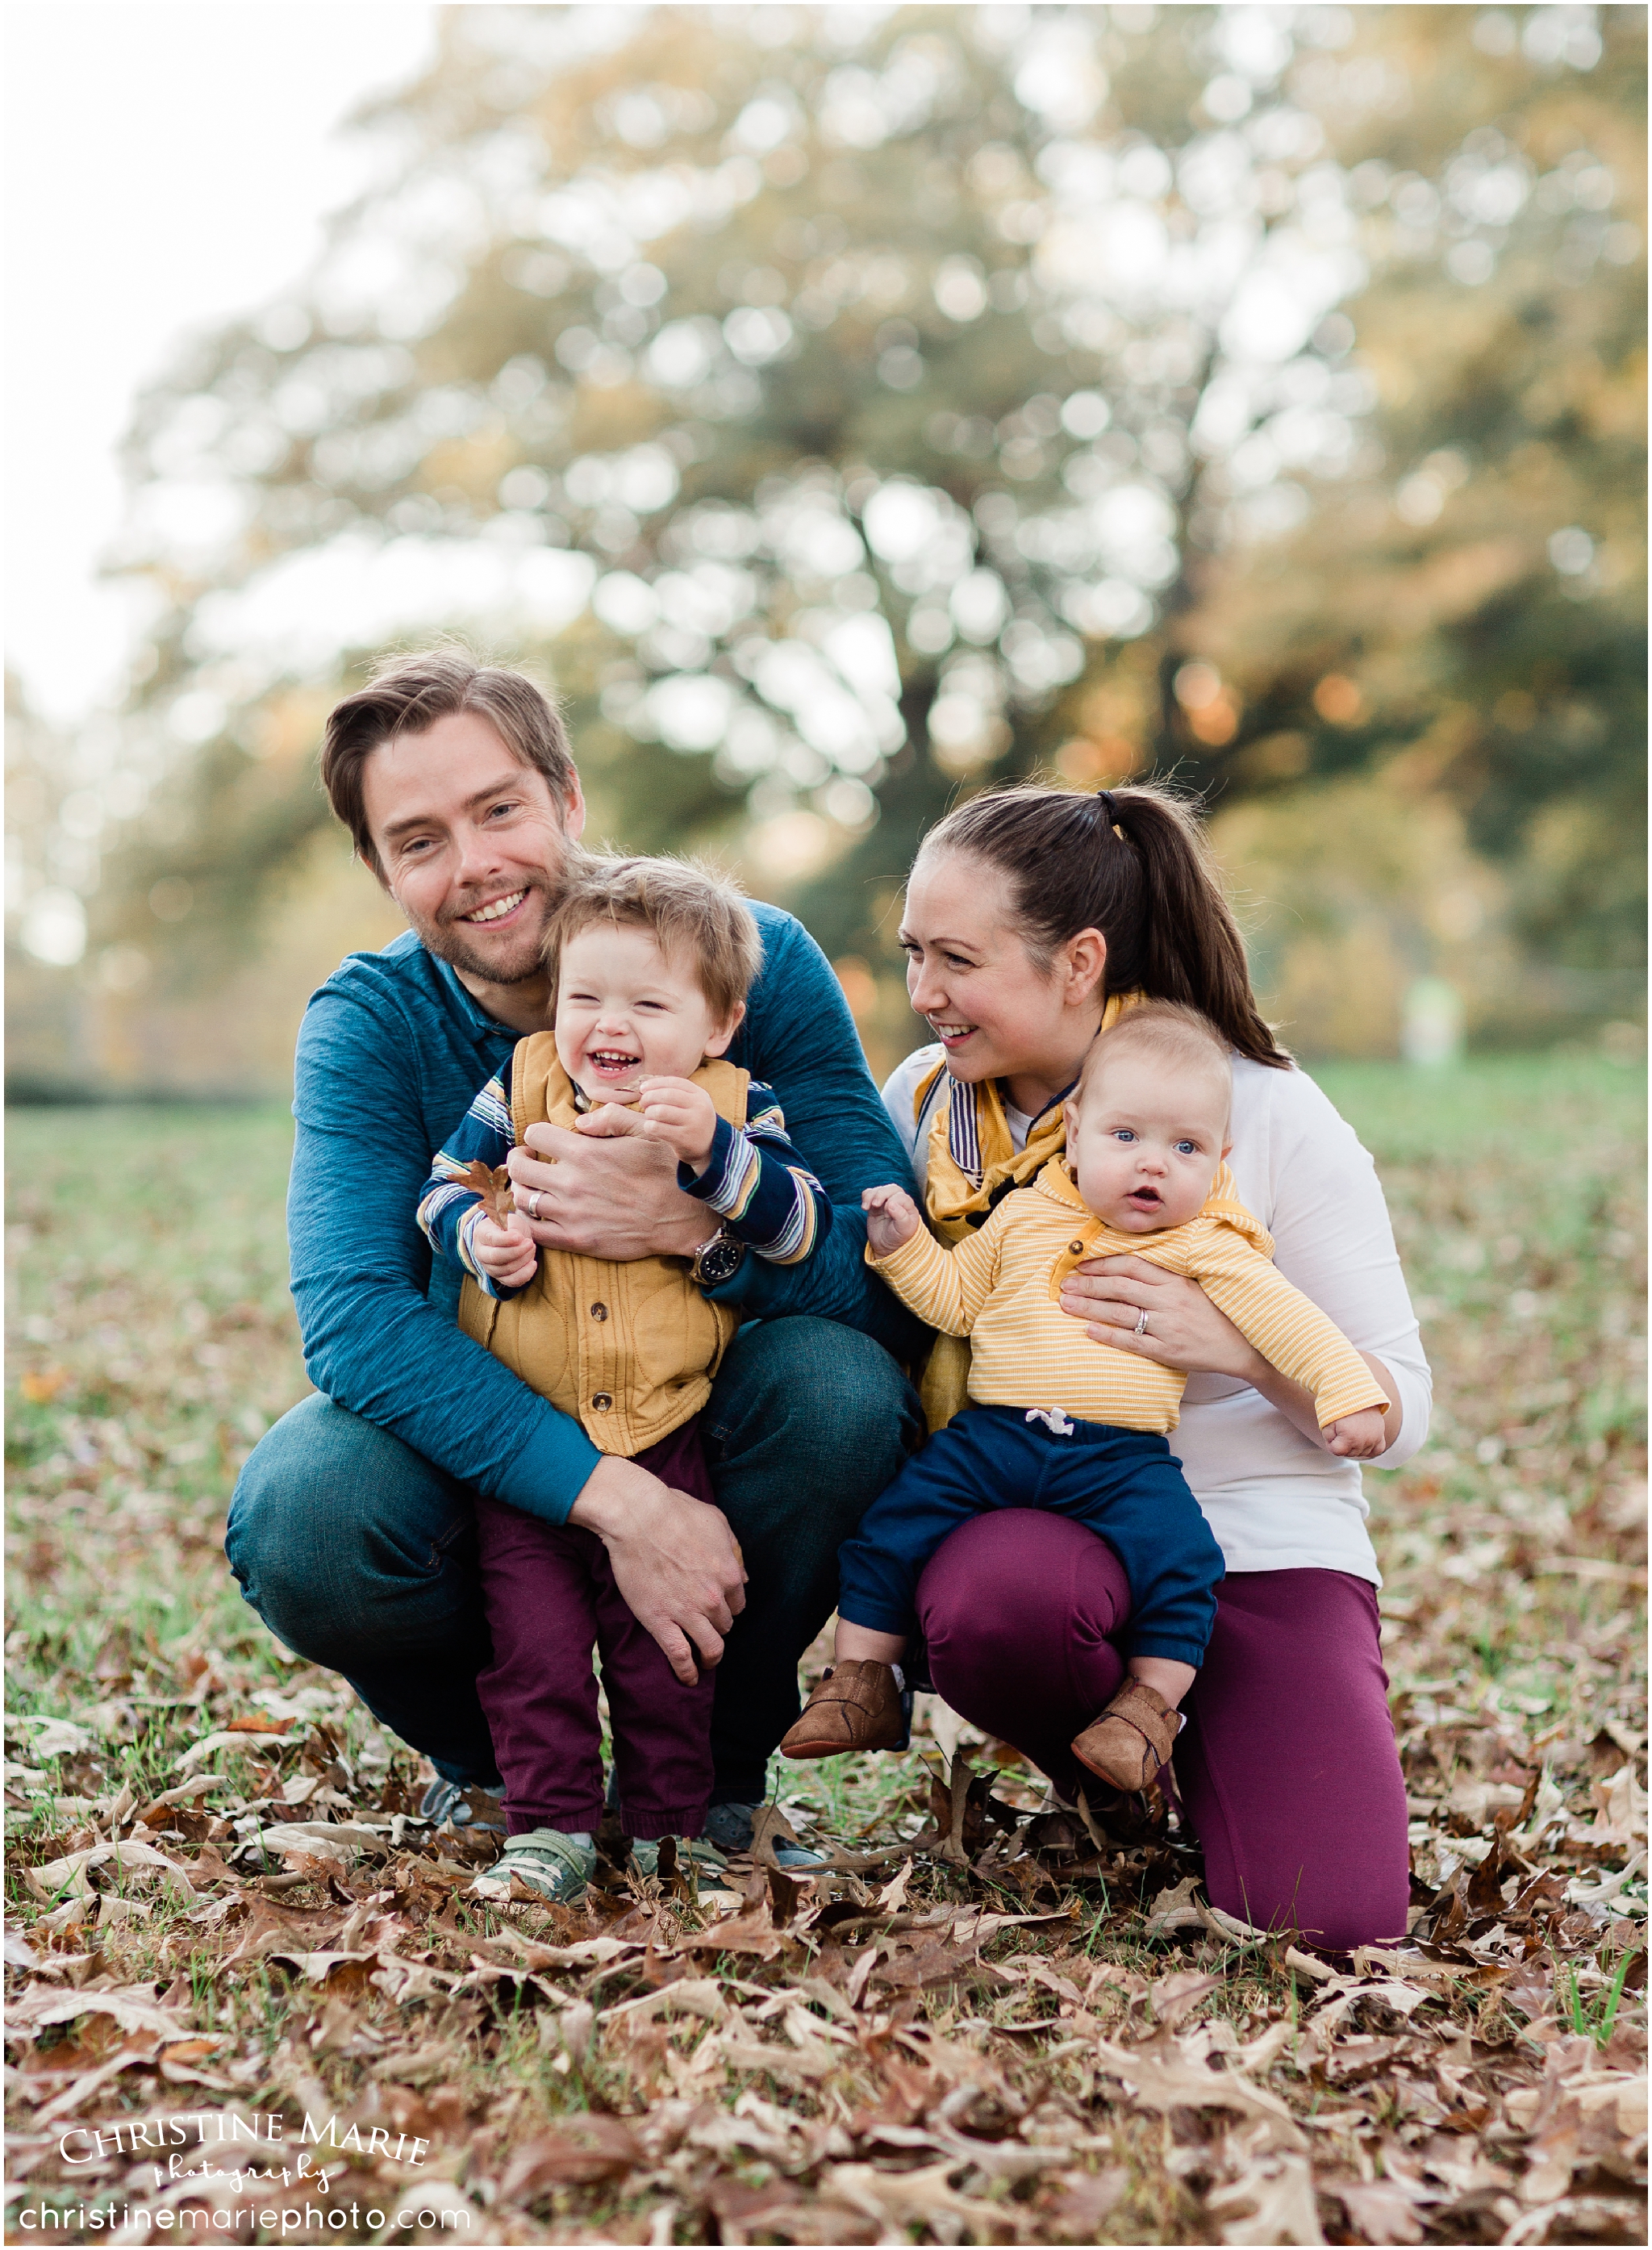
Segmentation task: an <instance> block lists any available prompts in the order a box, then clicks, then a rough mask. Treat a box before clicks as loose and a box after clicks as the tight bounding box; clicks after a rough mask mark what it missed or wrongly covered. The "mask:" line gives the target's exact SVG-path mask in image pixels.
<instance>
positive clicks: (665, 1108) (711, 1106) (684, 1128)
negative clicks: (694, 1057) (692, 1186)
mask: <svg viewBox="0 0 1652 2250" xmlns="http://www.w3.org/2000/svg"><path fill="white" fill-rule="evenodd" d="M637 1108H639V1109H640V1110H641V1111H642V1113H643V1129H644V1132H645V1133H647V1134H649V1135H651V1136H652V1137H653V1138H654V1139H656V1140H660V1141H664V1142H668V1143H669V1144H670V1146H671V1148H672V1149H675V1150H676V1152H677V1156H678V1161H679V1162H680V1163H685V1164H692V1166H693V1167H694V1170H696V1171H697V1172H703V1171H704V1170H705V1169H706V1165H707V1164H708V1163H710V1161H711V1154H712V1142H713V1141H714V1140H715V1138H716V1137H717V1105H716V1103H715V1102H714V1101H712V1097H711V1095H710V1094H707V1093H706V1089H705V1087H703V1086H696V1085H695V1084H694V1083H693V1081H692V1080H691V1079H686V1078H645V1079H644V1080H643V1083H642V1087H641V1088H640V1089H639V1091H638V1094H637Z"/></svg>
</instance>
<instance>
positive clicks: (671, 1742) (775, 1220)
mask: <svg viewBox="0 0 1652 2250" xmlns="http://www.w3.org/2000/svg"><path fill="white" fill-rule="evenodd" d="M546 961H547V967H548V968H549V970H550V971H551V979H552V989H553V990H554V995H555V1000H554V1011H555V1012H554V1023H555V1028H554V1031H547V1032H535V1033H534V1034H533V1036H532V1037H531V1038H528V1039H523V1040H521V1041H520V1043H519V1044H518V1046H516V1048H515V1050H514V1052H513V1054H512V1056H511V1059H510V1061H509V1062H508V1064H507V1065H506V1067H505V1069H504V1070H503V1071H502V1072H500V1073H499V1076H498V1077H497V1078H493V1079H490V1080H489V1081H488V1083H487V1084H486V1086H485V1087H483V1088H482V1090H481V1092H480V1093H479V1094H478V1095H477V1097H476V1099H475V1101H473V1102H472V1104H471V1107H470V1109H469V1111H468V1112H467V1114H466V1115H465V1119H464V1121H463V1122H462V1123H461V1124H460V1126H459V1127H458V1130H457V1132H455V1134H454V1135H453V1136H452V1138H451V1140H450V1141H449V1142H448V1143H447V1145H446V1147H445V1148H444V1149H443V1150H442V1151H441V1153H440V1155H439V1156H437V1159H436V1163H435V1166H434V1168H433V1170H432V1174H431V1177H430V1180H429V1181H428V1182H427V1183H426V1185H425V1189H424V1192H423V1197H421V1200H420V1203H419V1207H418V1220H419V1225H421V1226H422V1227H423V1229H424V1232H425V1233H426V1234H427V1235H428V1236H429V1237H430V1242H431V1245H432V1246H433V1247H434V1248H435V1249H436V1251H437V1253H439V1254H440V1255H441V1256H443V1257H444V1258H451V1259H453V1260H456V1261H457V1262H458V1264H459V1265H461V1266H463V1267H464V1269H465V1277H466V1278H465V1284H464V1287H463V1290H462V1293H461V1296H460V1301H459V1325H460V1326H461V1328H463V1329H464V1330H465V1333H466V1334H467V1335H468V1336H473V1337H475V1338H476V1340H477V1341H478V1342H480V1343H484V1344H485V1345H486V1346H487V1348H488V1349H489V1350H490V1351H492V1352H494V1353H495V1354H497V1356H499V1358H501V1359H502V1360H504V1361H505V1362H506V1364H507V1365H508V1366H510V1367H513V1368H514V1369H515V1370H516V1372H517V1373H518V1374H519V1375H520V1376H521V1377H522V1378H523V1380H524V1381H525V1382H527V1383H529V1384H532V1385H533V1389H534V1390H536V1391H540V1393H541V1394H542V1395H543V1396H544V1397H545V1398H547V1399H549V1401H550V1402H551V1404H552V1405H554V1406H557V1407H560V1408H561V1411H563V1412H564V1413H565V1414H571V1415H573V1416H574V1417H575V1419H577V1420H578V1421H579V1422H580V1423H581V1424H582V1426H583V1428H584V1429H585V1432H586V1433H587V1435H588V1436H589V1438H590V1439H591V1440H592V1442H593V1444H595V1446H597V1448H598V1450H599V1451H600V1452H602V1453H617V1454H623V1455H625V1456H627V1457H629V1458H630V1459H633V1460H637V1461H638V1462H639V1463H640V1464H641V1465H642V1467H644V1468H646V1469H649V1470H650V1471H651V1472H652V1473H653V1474H654V1475H656V1476H657V1477H659V1478H660V1479H661V1480H662V1481H663V1482H664V1483H666V1484H668V1485H671V1486H674V1487H676V1488H677V1489H678V1490H679V1491H681V1492H685V1493H688V1494H692V1496H693V1497H694V1498H695V1499H697V1500H702V1501H712V1487H711V1480H710V1478H709V1476H708V1474H707V1472H706V1460H705V1455H704V1453H703V1452H702V1449H701V1445H700V1438H699V1412H700V1409H701V1408H702V1407H703V1406H704V1405H705V1404H706V1399H707V1398H708V1397H709V1396H710V1393H711V1387H712V1376H713V1375H714V1374H715V1373H716V1370H717V1366H718V1363H719V1360H720V1359H721V1358H722V1356H723V1353H724V1351H725V1349H726V1347H727V1345H728V1342H729V1340H730V1339H731V1337H732V1336H733V1334H734V1331H735V1329H736V1328H737V1327H738V1326H739V1321H740V1316H739V1315H738V1314H737V1313H736V1312H735V1311H733V1309H732V1308H729V1307H726V1306H723V1305H719V1304H714V1303H712V1302H711V1301H709V1300H708V1298H707V1297H706V1295H705V1294H704V1293H703V1290H704V1289H709V1288H712V1287H716V1286H717V1284H718V1283H719V1282H720V1281H724V1280H729V1279H730V1278H732V1276H733V1273H734V1272H735V1270H736V1269H737V1267H738V1265H739V1263H740V1259H741V1258H742V1257H743V1256H744V1255H745V1254H746V1253H747V1252H750V1253H754V1254H755V1255H756V1256H758V1257H760V1258H767V1259H771V1260H774V1261H775V1262H776V1263H777V1264H781V1265H795V1264H796V1263H798V1262H799V1261H800V1260H803V1259H805V1258H808V1257H809V1256H810V1255H811V1254H812V1253H813V1251H814V1249H815V1247H816V1244H817V1243H818V1242H819V1241H820V1240H821V1239H822V1238H823V1235H824V1234H825V1232H826V1231H827V1229H828V1227H829V1225H830V1224H831V1206H830V1204H829V1202H828V1201H827V1198H826V1196H825V1193H824V1191H823V1189H822V1187H821V1185H820V1183H819V1182H818V1181H817V1180H816V1178H815V1177H813V1176H812V1174H810V1173H809V1171H808V1170H806V1169H805V1168H804V1166H803V1165H802V1162H801V1161H800V1160H799V1158H798V1156H797V1153H796V1151H795V1149H794V1148H793V1147H792V1145H791V1142H789V1140H788V1138H787V1135H786V1122H785V1119H784V1118H783V1117H782V1115H781V1110H780V1107H779V1104H778V1103H777V1102H776V1101H775V1099H774V1094H772V1093H771V1092H770V1090H769V1089H768V1087H765V1086H761V1085H759V1084H758V1083H757V1082H756V1081H755V1080H753V1079H751V1078H749V1077H748V1076H747V1073H746V1072H745V1071H743V1070H738V1069H736V1068H735V1067H734V1066H733V1065H732V1064H730V1063H728V1062H726V1061H724V1060H722V1059H721V1058H722V1057H723V1056H724V1055H726V1053H727V1051H728V1047H729V1044H730V1042H731V1041H732V1040H733V1037H734V1034H735V1032H736V1031H737V1030H738V1028H739V1026H740V1019H741V1018H742V1017H743V1016H744V1015H745V1012H746V994H747V990H748V989H749V987H750V985H751V982H752V979H753V978H754V977H755V975H756V974H757V971H758V970H759V968H760V967H761V961H762V944H761V937H760V935H759V933H758V929H757V925H756V922H755V921H754V919H753V916H752V914H751V910H750V908H748V907H747V905H746V903H745V901H744V900H742V899H741V898H740V896H739V895H738V894H737V893H736V892H735V891H734V889H733V887H732V885H730V884H728V883H726V882H725V881H722V880H719V878H717V877H716V876H714V875H712V874H710V873H706V871H704V870H703V869H701V868H699V867H696V866H691V865H689V864H688V863H686V862H685V861H682V860H676V859H619V860H608V861H582V862H581V863H579V864H578V865H576V866H575V868H574V869H573V871H572V873H571V877H570V881H569V887H568V892H567V894H566V895H565V897H564V899H563V901H562V903H561V907H560V908H559V909H558V911H557V914H556V915H555V918H554V921H553V923H552V925H551V928H550V931H549V933H548V935H547V942H546ZM614 1105H618V1108H619V1110H620V1112H622V1113H624V1114H625V1115H626V1117H627V1129H630V1130H632V1131H636V1132H639V1133H643V1134H646V1135H650V1136H651V1137H653V1138H657V1139H659V1140H662V1141H664V1142H665V1143H666V1145H667V1146H668V1147H669V1148H671V1149H672V1150H673V1151H674V1152H675V1154H676V1156H677V1159H678V1175H677V1177H678V1185H679V1186H680V1187H681V1188H683V1189H684V1190H685V1192H686V1193H687V1194H689V1195H691V1196H694V1197H698V1198H699V1200H700V1201H701V1202H702V1203H704V1204H705V1205H706V1210H707V1211H708V1212H709V1213H711V1214H713V1215H714V1216H715V1217H716V1218H720V1219H721V1220H722V1222H723V1224H722V1227H721V1229H720V1230H719V1232H718V1234H717V1235H716V1236H714V1237H713V1239H712V1242H711V1243H710V1244H708V1245H707V1246H706V1247H705V1248H704V1249H702V1250H701V1252H700V1253H699V1257H698V1258H697V1259H696V1260H694V1262H693V1265H692V1266H690V1265H688V1264H686V1263H685V1261H684V1260H681V1259H674V1258H639V1259H634V1260H630V1261H628V1262H626V1263H624V1264H610V1263H609V1262H608V1261H607V1260H602V1259H597V1258H587V1257H582V1256H576V1255H575V1254H574V1253H571V1252H568V1251H562V1250H547V1251H544V1252H541V1251H540V1250H539V1249H538V1248H537V1247H536V1246H535V1244H534V1241H533V1236H532V1233H531V1232H530V1231H529V1226H528V1220H527V1217H526V1216H525V1215H524V1214H523V1212H522V1211H520V1210H519V1209H513V1208H512V1207H511V1196H510V1191H509V1190H508V1188H506V1186H505V1185H504V1176H503V1174H500V1175H499V1177H498V1179H497V1180H496V1179H495V1177H493V1176H494V1172H495V1168H496V1167H498V1166H499V1165H502V1164H503V1163H504V1162H505V1159H506V1156H508V1155H509V1153H510V1151H511V1149H513V1147H515V1146H517V1145H518V1144H519V1143H520V1142H524V1141H525V1140H526V1138H527V1128H528V1127H529V1126H530V1125H533V1124H545V1123H549V1124H553V1125H560V1126H563V1127H566V1128H571V1129H572V1130H574V1131H575V1132H577V1131H581V1130H584V1129H590V1128H593V1127H595V1123H596V1120H595V1116H594V1114H593V1113H594V1112H595V1110H596V1109H597V1108H598V1107H599V1106H605V1107H606V1108H607V1115H606V1116H605V1117H604V1119H603V1122H602V1129H603V1130H611V1129H612V1127H613V1124H614V1122H616V1110H615V1107H614ZM525 1200H526V1202H527V1207H528V1211H530V1212H531V1211H532V1209H533V1197H532V1195H529V1196H527V1197H526V1198H525ZM490 1205H492V1209H490ZM713 1253H715V1255H713ZM700 1284H703V1287H701V1286H698V1285H700ZM476 1518H477V1531H478V1541H479V1547H480V1560H481V1574H482V1588H483V1598H484V1603H485V1608H486V1612H487V1622H488V1628H489V1631H490V1632H491V1634H492V1644H493V1655H492V1663H491V1665H490V1666H489V1667H488V1668H487V1669H486V1670H485V1671H484V1672H483V1674H481V1676H480V1678H479V1679H478V1681H477V1689H478V1694H479V1695H480V1697H481V1701H482V1707H483V1709H484V1710H485V1713H486V1715H487V1721H488V1725H489V1727H490V1729H491V1730H492V1736H493V1747H494V1750H495V1752H496V1754H497V1756H498V1758H499V1770H500V1772H501V1773H502V1774H503V1775H504V1777H505V1812H506V1826H507V1828H508V1830H509V1834H508V1837H507V1839H506V1846H505V1857H504V1860H503V1861H502V1862H501V1864H500V1866H499V1869H498V1871H497V1873H498V1876H499V1879H500V1881H503V1882H504V1883H505V1884H506V1886H507V1887H508V1882H509V1878H510V1877H511V1876H512V1875H513V1874H515V1875H518V1876H520V1878H521V1880H522V1881H523V1882H525V1883H526V1884H527V1886H528V1887H529V1888H530V1889H533V1890H535V1891H538V1892H539V1893H540V1895H542V1896H544V1897H547V1898H552V1899H557V1900H561V1901H564V1902H567V1901H572V1900H575V1899H577V1898H578V1897H579V1896H581V1895H582V1893H583V1892H584V1890H585V1888H586V1885H587V1882H588V1881H589V1877H590V1874H591V1871H592V1868H593V1867H594V1865H595V1856H596V1853H595V1842H594V1832H595V1829H596V1826H597V1824H598V1822H599V1820H600V1819H601V1817H602V1733H601V1729H600V1726H599V1724H598V1720H597V1705H596V1681H595V1677H594V1675H593V1673H592V1669H591V1649H592V1644H593V1643H595V1646H597V1648H598V1649H599V1650H600V1652H601V1655H602V1681H603V1686H604V1687H605V1689H606V1691H607V1695H608V1704H609V1718H610V1721H611V1723H612V1731H613V1738H614V1762H615V1768H616V1774H617V1777H618V1781H619V1786H620V1798H621V1805H622V1813H623V1819H624V1823H625V1829H626V1833H627V1834H628V1835H629V1836H630V1838H631V1839H633V1850H634V1852H635V1855H636V1857H637V1861H638V1863H639V1864H640V1865H641V1866H642V1867H644V1869H645V1870H650V1871H651V1870H652V1869H653V1868H654V1867H657V1863H658V1853H659V1843H660V1840H661V1839H664V1838H665V1837H668V1836H669V1837H671V1838H673V1839H676V1838H682V1839H693V1840H692V1843H691V1844H690V1845H689V1847H688V1848H689V1850H690V1853H691V1855H692V1857H693V1858H695V1859H697V1860H700V1861H701V1862H702V1863H703V1864H706V1865H707V1866H708V1867H717V1866H719V1865H720V1859H719V1855H718V1854H717V1853H716V1852H715V1850H714V1848H713V1847H712V1846H711V1845H710V1844H709V1843H707V1842H706V1841H705V1840H704V1839H701V1835H700V1832H701V1829H702V1827H703V1826H704V1823H705V1819H706V1808H707V1805H708V1804H709V1802H710V1798H711V1789H712V1761H711V1748H710V1728H711V1698H712V1676H711V1674H704V1675H702V1676H701V1677H700V1678H699V1679H698V1680H697V1681H694V1682H693V1683H692V1685H685V1684H684V1683H683V1682H682V1681H679V1680H678V1679H677V1678H676V1677H675V1676H674V1674H673V1673H672V1671H671V1667H670V1666H669V1665H668V1664H667V1662H666V1660H665V1658H664V1655H663V1654H662V1653H661V1652H660V1650H659V1648H658V1646H657V1644H656V1643H655V1641H654V1640H653V1639H652V1638H651V1637H650V1634H648V1633H647V1632H644V1629H643V1627H642V1626H641V1625H639V1624H638V1623H637V1620H636V1618H634V1617H633V1616H632V1615H631V1613H630V1610H629V1609H628V1608H627V1606H626V1605H625V1602H624V1600H623V1598H622V1596H621V1595H620V1593H619V1591H618V1589H617V1588H616V1585H615V1583H614V1577H613V1573H612V1571H611V1570H610V1569H609V1563H608V1559H607V1556H606V1553H605V1551H604V1549H603V1547H602V1542H601V1540H600V1539H598V1538H597V1537H596V1536H595V1534H594V1533H591V1532H588V1531H582V1530H579V1529H575V1528H573V1527H571V1526H568V1525H566V1524H563V1525H560V1526H559V1525H555V1524H552V1523H548V1522H541V1521H540V1520H539V1519H538V1518H536V1517H533V1516H530V1515H524V1514H522V1513H521V1511H520V1510H519V1509H517V1508H508V1507H506V1506H505V1505H504V1504H503V1503H502V1502H500V1501H493V1500H490V1499H487V1498H485V1497H483V1496H480V1495H478V1498H477V1501H476Z"/></svg>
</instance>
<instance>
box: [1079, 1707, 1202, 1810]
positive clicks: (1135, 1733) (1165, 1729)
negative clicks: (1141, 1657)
mask: <svg viewBox="0 0 1652 2250" xmlns="http://www.w3.org/2000/svg"><path fill="white" fill-rule="evenodd" d="M1180 1728H1181V1722H1180V1719H1179V1718H1178V1716H1177V1715H1176V1713H1175V1712H1174V1710H1173V1709H1172V1708H1171V1707H1170V1705H1169V1704H1168V1703H1167V1702H1166V1701H1165V1699H1164V1697H1163V1696H1162V1695H1161V1694H1160V1693H1159V1690H1158V1689H1157V1688H1156V1687H1149V1686H1148V1685H1147V1683H1146V1681H1145V1680H1126V1681H1125V1684H1124V1686H1123V1687H1121V1688H1120V1689H1119V1693H1118V1694H1116V1695H1115V1696H1114V1697H1113V1699H1112V1702H1111V1703H1109V1704H1108V1706H1107V1708H1106V1709H1105V1711H1104V1712H1103V1713H1102V1715H1101V1716H1100V1718H1098V1719H1092V1720H1091V1722H1090V1724H1089V1725H1088V1726H1087V1727H1086V1728H1085V1729H1084V1732H1083V1734H1082V1735H1080V1736H1077V1739H1076V1740H1075V1742H1074V1743H1073V1746H1072V1754H1073V1756H1074V1757H1076V1758H1077V1761H1078V1763H1079V1764H1080V1765H1086V1766H1088V1767H1089V1768H1090V1770H1091V1773H1098V1774H1099V1775H1100V1776H1101V1777H1102V1779H1103V1780H1104V1781H1110V1782H1112V1785H1113V1787H1114V1788H1115V1789H1146V1788H1148V1787H1149V1786H1150V1785H1151V1784H1152V1783H1153V1780H1154V1779H1155V1778H1156V1777H1157V1775H1158V1772H1159V1769H1160V1766H1161V1765H1163V1764H1164V1763H1166V1761H1167V1759H1168V1757H1169V1756H1170V1753H1171V1751H1172V1750H1174V1747H1175V1742H1176V1736H1177V1735H1178V1734H1179V1733H1180Z"/></svg>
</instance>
